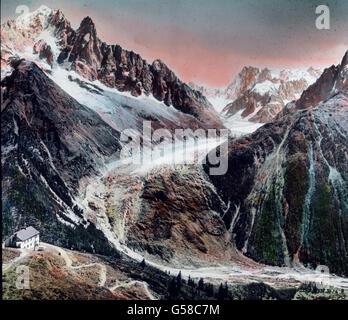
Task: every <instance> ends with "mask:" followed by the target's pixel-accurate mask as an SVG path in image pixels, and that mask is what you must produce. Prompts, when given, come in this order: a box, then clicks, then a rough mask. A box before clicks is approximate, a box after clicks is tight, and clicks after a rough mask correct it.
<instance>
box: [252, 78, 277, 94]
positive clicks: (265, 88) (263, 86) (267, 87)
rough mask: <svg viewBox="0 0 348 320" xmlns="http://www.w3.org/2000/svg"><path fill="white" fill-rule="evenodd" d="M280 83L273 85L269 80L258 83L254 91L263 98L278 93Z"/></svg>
mask: <svg viewBox="0 0 348 320" xmlns="http://www.w3.org/2000/svg"><path fill="white" fill-rule="evenodd" d="M279 87H280V83H273V82H271V81H269V80H266V81H263V82H260V83H257V84H255V85H254V87H253V89H252V91H253V92H256V93H258V94H260V95H261V96H263V95H265V94H266V93H268V94H269V95H272V94H275V93H277V91H278V90H279Z"/></svg>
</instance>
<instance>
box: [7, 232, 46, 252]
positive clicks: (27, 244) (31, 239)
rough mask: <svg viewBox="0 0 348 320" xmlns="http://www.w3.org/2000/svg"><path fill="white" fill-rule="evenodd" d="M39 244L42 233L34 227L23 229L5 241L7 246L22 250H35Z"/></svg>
mask: <svg viewBox="0 0 348 320" xmlns="http://www.w3.org/2000/svg"><path fill="white" fill-rule="evenodd" d="M39 244H40V232H39V231H37V230H36V229H35V228H33V227H27V228H25V229H21V230H19V231H17V232H16V233H15V234H13V235H12V236H11V237H10V238H9V239H8V240H7V241H5V245H6V246H10V247H11V246H15V247H17V248H21V249H35V247H36V246H38V245H39Z"/></svg>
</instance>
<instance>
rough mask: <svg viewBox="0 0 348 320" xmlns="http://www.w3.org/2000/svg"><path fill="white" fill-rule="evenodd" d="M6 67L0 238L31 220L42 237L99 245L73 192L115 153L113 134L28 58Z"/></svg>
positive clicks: (98, 235) (99, 239) (96, 233)
mask: <svg viewBox="0 0 348 320" xmlns="http://www.w3.org/2000/svg"><path fill="white" fill-rule="evenodd" d="M13 67H14V69H15V70H14V71H13V72H12V74H11V75H10V76H8V77H6V78H5V79H4V80H3V81H2V82H1V89H2V96H3V104H2V110H1V136H2V140H1V147H2V187H3V191H2V200H3V236H8V235H9V234H11V233H12V232H14V231H16V230H18V228H19V227H21V226H23V225H25V224H27V225H28V224H32V225H34V226H37V227H38V228H39V229H40V230H45V232H43V233H42V234H43V239H44V240H50V241H55V243H58V244H64V245H65V246H67V245H69V246H74V247H77V248H80V247H83V248H84V249H89V250H92V249H93V246H94V248H96V249H99V250H102V251H103V250H104V249H102V247H103V246H104V247H105V243H104V242H105V241H106V240H105V238H104V236H103V235H102V233H100V232H99V231H97V230H96V229H95V227H94V226H93V225H91V224H90V222H89V221H87V219H86V218H85V217H84V216H83V213H82V210H81V208H79V206H78V205H77V204H76V202H75V200H74V198H75V197H76V195H77V194H78V193H79V190H78V188H79V187H80V186H81V184H82V183H83V181H85V180H88V179H90V178H91V177H93V176H95V175H96V174H98V173H99V172H100V170H101V169H102V168H103V167H104V166H105V163H107V162H108V161H110V160H113V159H117V158H118V153H119V150H120V143H119V136H120V134H119V132H118V131H116V130H115V129H113V128H111V127H110V126H109V125H107V124H106V123H105V122H104V121H103V120H102V119H101V118H100V117H99V116H98V114H97V113H95V112H94V111H92V110H90V109H89V108H86V107H84V106H83V105H81V104H79V103H78V102H77V101H76V100H74V99H73V98H72V97H70V96H69V95H68V94H67V93H65V92H64V91H63V90H62V89H60V88H59V87H58V86H57V85H56V84H55V83H54V82H53V81H52V80H50V79H49V78H48V77H47V76H46V75H45V74H44V72H43V71H42V70H41V69H40V68H39V67H37V66H36V65H35V64H34V63H32V62H27V61H22V60H19V61H17V62H16V63H14V64H13ZM83 238H85V239H84V240H83ZM89 238H90V239H89ZM93 238H94V239H93ZM74 240H75V241H74ZM74 242H76V243H74ZM106 243H107V242H106ZM109 249H110V248H109ZM107 251H108V250H107V249H106V250H105V252H107Z"/></svg>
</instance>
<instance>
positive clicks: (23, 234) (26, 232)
mask: <svg viewBox="0 0 348 320" xmlns="http://www.w3.org/2000/svg"><path fill="white" fill-rule="evenodd" d="M39 233H40V232H39V231H37V230H36V229H35V228H33V227H31V226H30V227H28V228H25V229H22V230H19V231H17V232H16V236H17V238H18V239H19V240H21V241H25V240H28V239H30V238H32V237H34V236H36V235H38V234H39Z"/></svg>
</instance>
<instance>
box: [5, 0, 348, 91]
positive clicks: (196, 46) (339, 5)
mask: <svg viewBox="0 0 348 320" xmlns="http://www.w3.org/2000/svg"><path fill="white" fill-rule="evenodd" d="M23 4H24V5H27V6H28V7H29V9H30V11H33V10H36V9H37V8H38V7H39V6H40V5H42V4H44V5H46V6H48V7H50V8H53V9H57V8H59V9H61V10H62V11H63V12H64V14H65V16H66V17H67V18H68V19H69V20H70V21H71V22H72V24H73V26H74V27H78V25H79V23H80V21H81V20H82V18H83V17H85V16H87V15H88V16H90V17H91V18H92V19H93V20H94V22H95V24H96V27H97V32H98V35H99V37H100V38H101V40H103V41H106V42H108V43H112V44H120V45H121V46H122V47H124V48H126V49H129V50H133V51H135V52H137V53H139V54H140V55H141V56H142V57H143V58H144V59H146V60H147V61H148V62H152V61H153V60H154V59H157V58H159V59H161V60H162V61H163V62H165V63H166V64H167V65H168V66H169V67H170V68H171V69H173V70H174V71H175V72H176V74H177V75H178V76H179V77H180V78H181V79H182V80H184V81H187V82H188V81H194V82H196V83H198V84H205V85H208V86H213V87H225V86H226V85H228V83H229V82H230V81H231V79H233V77H234V76H235V75H236V73H238V72H239V71H240V70H241V69H242V67H243V66H244V65H252V66H259V67H266V66H267V67H270V68H272V67H273V68H288V67H309V66H311V65H312V66H314V67H315V66H319V67H327V66H330V65H331V64H337V63H339V62H340V59H341V58H342V57H343V54H344V52H345V50H347V48H348V19H347V17H348V1H347V0H333V1H323V0H321V1H320V0H313V1H312V0H307V1H306V0H215V1H212V0H210V1H209V0H114V1H111V0H110V1H108V0H104V1H95V0H78V1H72V0H69V1H68V0H56V1H54V0H33V1H23V0H20V1H17V0H2V1H1V9H2V10H1V19H2V22H3V21H4V19H7V18H9V17H11V18H15V17H16V13H15V11H16V7H17V6H18V5H23ZM320 4H326V5H328V7H329V8H330V13H331V29H330V30H318V29H316V27H315V19H316V17H317V15H316V14H315V8H316V7H317V6H318V5H320Z"/></svg>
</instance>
